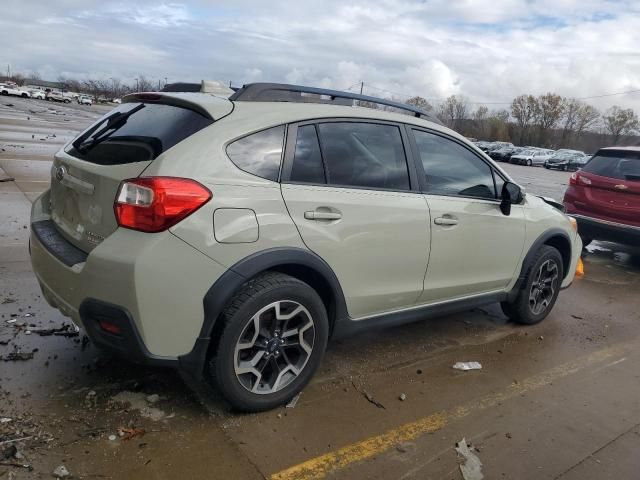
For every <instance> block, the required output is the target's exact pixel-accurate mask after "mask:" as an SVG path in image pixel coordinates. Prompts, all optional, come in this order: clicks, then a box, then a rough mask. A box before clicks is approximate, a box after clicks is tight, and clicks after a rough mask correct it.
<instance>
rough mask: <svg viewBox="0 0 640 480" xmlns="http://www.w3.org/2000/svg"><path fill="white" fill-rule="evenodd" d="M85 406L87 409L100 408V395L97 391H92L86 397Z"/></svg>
mask: <svg viewBox="0 0 640 480" xmlns="http://www.w3.org/2000/svg"><path fill="white" fill-rule="evenodd" d="M84 404H85V406H86V407H87V408H95V407H97V406H98V394H97V393H96V392H95V390H90V391H89V392H87V395H86V396H85V397H84Z"/></svg>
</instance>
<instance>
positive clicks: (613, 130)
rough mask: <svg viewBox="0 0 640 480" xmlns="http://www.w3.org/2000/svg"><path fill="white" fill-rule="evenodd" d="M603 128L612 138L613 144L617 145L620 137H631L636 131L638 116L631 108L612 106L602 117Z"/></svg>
mask: <svg viewBox="0 0 640 480" xmlns="http://www.w3.org/2000/svg"><path fill="white" fill-rule="evenodd" d="M602 120H603V123H604V128H605V130H606V131H607V133H609V134H610V135H611V136H612V137H613V143H614V144H615V143H617V142H618V140H619V139H620V137H621V136H622V135H631V134H632V133H634V132H636V131H637V130H638V127H640V122H638V116H637V115H636V113H635V112H634V111H633V109H631V108H620V107H619V106H617V105H614V106H613V107H611V108H610V109H608V110H607V111H606V112H604V115H602Z"/></svg>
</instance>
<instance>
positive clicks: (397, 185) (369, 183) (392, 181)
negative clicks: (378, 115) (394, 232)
mask: <svg viewBox="0 0 640 480" xmlns="http://www.w3.org/2000/svg"><path fill="white" fill-rule="evenodd" d="M318 133H319V136H320V147H321V151H322V157H323V159H324V164H325V167H326V176H327V183H328V184H330V185H338V186H352V187H360V188H371V189H388V190H409V189H410V183H409V170H408V167H407V159H406V156H405V151H404V146H403V143H402V136H401V134H400V129H399V128H398V127H397V126H395V125H382V124H377V123H360V122H332V123H321V124H319V125H318Z"/></svg>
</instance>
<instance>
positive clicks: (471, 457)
mask: <svg viewBox="0 0 640 480" xmlns="http://www.w3.org/2000/svg"><path fill="white" fill-rule="evenodd" d="M456 452H458V455H459V456H460V457H462V463H460V472H461V473H462V477H463V478H464V480H482V479H483V478H484V475H483V474H482V462H481V461H480V459H479V458H478V456H477V455H476V454H475V453H473V452H472V451H471V449H470V448H469V445H468V444H467V441H466V440H465V439H464V438H463V439H462V440H460V441H459V442H458V443H456Z"/></svg>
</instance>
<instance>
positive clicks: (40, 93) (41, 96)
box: [29, 90, 47, 100]
mask: <svg viewBox="0 0 640 480" xmlns="http://www.w3.org/2000/svg"><path fill="white" fill-rule="evenodd" d="M29 93H30V94H31V98H35V99H37V100H44V99H45V98H46V96H47V95H46V93H44V92H43V91H42V90H29Z"/></svg>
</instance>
